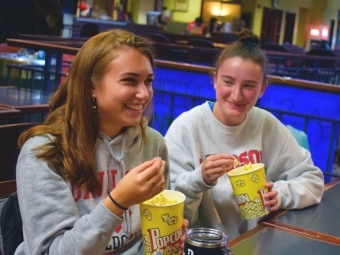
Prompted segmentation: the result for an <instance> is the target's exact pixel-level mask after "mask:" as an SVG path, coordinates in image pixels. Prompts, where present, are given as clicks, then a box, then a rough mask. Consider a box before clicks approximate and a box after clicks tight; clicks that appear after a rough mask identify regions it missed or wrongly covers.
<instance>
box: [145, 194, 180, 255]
mask: <svg viewBox="0 0 340 255" xmlns="http://www.w3.org/2000/svg"><path fill="white" fill-rule="evenodd" d="M164 199H165V200H167V202H166V203H163V205H162V203H161V202H162V201H163V200H164ZM169 200H170V203H169ZM184 200H185V195H184V194H182V193H180V192H177V191H173V190H164V191H162V192H161V193H160V194H158V195H157V196H155V197H154V198H152V199H150V200H148V201H145V202H143V203H141V204H139V210H140V218H141V228H142V237H143V246H144V255H177V254H181V249H180V238H181V236H182V234H183V233H182V224H183V210H184ZM150 201H151V202H154V203H153V204H150V203H151V202H150Z"/></svg>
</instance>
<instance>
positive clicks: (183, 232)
mask: <svg viewBox="0 0 340 255" xmlns="http://www.w3.org/2000/svg"><path fill="white" fill-rule="evenodd" d="M188 225H189V221H188V220H187V219H184V220H183V224H182V236H181V239H180V244H181V250H182V254H184V243H185V233H186V232H187V228H188Z"/></svg>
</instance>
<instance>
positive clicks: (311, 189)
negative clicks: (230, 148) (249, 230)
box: [263, 123, 324, 209]
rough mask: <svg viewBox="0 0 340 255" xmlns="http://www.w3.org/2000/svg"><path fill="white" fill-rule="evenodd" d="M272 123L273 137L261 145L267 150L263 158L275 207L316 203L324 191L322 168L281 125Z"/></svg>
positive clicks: (295, 206) (292, 207) (305, 205)
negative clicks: (273, 193)
mask: <svg viewBox="0 0 340 255" xmlns="http://www.w3.org/2000/svg"><path fill="white" fill-rule="evenodd" d="M276 126H277V128H276V129H275V132H276V135H275V136H276V139H268V144H270V145H269V146H267V147H265V148H267V150H269V151H271V153H270V154H268V155H269V157H266V156H264V161H265V162H266V163H267V166H268V167H267V169H266V171H267V178H268V181H272V182H274V188H273V189H275V190H277V191H278V200H279V208H280V209H299V208H304V207H307V206H310V205H313V204H317V203H319V202H320V201H321V198H322V195H323V193H324V180H323V174H322V171H321V170H320V169H319V168H318V167H317V166H315V165H314V163H313V160H312V158H311V154H310V152H309V151H308V150H306V149H304V148H302V147H301V146H299V144H298V143H297V141H296V140H295V138H294V136H293V135H292V134H291V133H290V131H289V130H288V129H287V128H286V127H285V126H284V125H282V124H281V123H279V124H278V125H276ZM274 140H276V141H275V143H273V141H274ZM263 154H264V155H265V154H266V152H265V151H264V152H263Z"/></svg>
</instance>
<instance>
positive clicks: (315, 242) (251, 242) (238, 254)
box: [227, 225, 340, 255]
mask: <svg viewBox="0 0 340 255" xmlns="http://www.w3.org/2000/svg"><path fill="white" fill-rule="evenodd" d="M227 247H228V249H230V250H231V251H232V252H233V254H234V255H245V254H246V255H274V254H275V255H287V254H289V255H304V254H313V255H325V254H327V255H332V254H340V246H339V245H336V244H332V243H328V242H326V241H324V240H320V239H318V238H309V237H305V236H303V235H300V233H295V232H294V231H292V230H289V229H280V228H275V227H273V226H264V225H259V226H257V227H256V228H254V229H253V230H250V231H248V232H247V233H245V234H243V235H241V236H239V237H237V238H235V239H233V240H231V241H230V242H228V245H227Z"/></svg>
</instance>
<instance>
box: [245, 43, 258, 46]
mask: <svg viewBox="0 0 340 255" xmlns="http://www.w3.org/2000/svg"><path fill="white" fill-rule="evenodd" d="M245 44H247V45H253V46H257V44H256V43H254V42H245Z"/></svg>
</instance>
